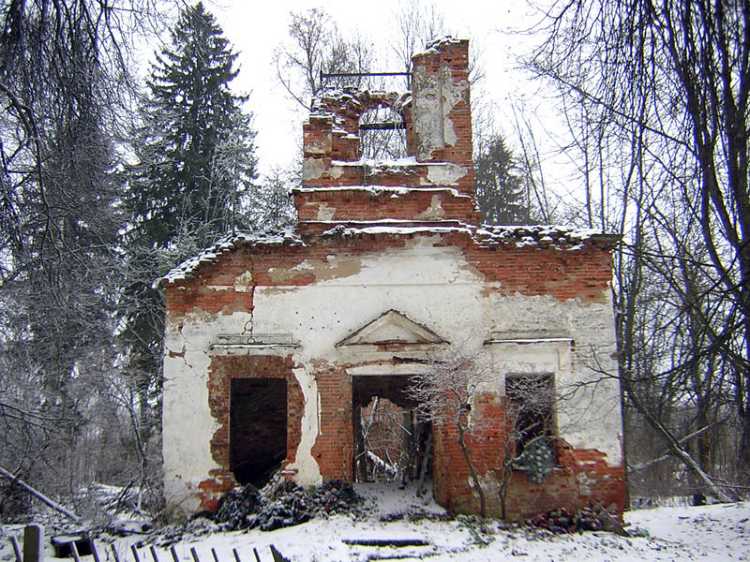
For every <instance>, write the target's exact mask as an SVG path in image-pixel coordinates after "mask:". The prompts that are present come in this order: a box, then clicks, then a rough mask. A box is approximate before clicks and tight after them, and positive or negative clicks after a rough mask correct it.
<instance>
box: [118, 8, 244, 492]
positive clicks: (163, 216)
mask: <svg viewBox="0 0 750 562" xmlns="http://www.w3.org/2000/svg"><path fill="white" fill-rule="evenodd" d="M236 58H237V55H236V54H235V53H234V52H232V49H231V47H230V45H229V42H228V41H227V39H226V38H224V36H223V34H222V30H221V28H220V27H219V26H218V24H217V23H216V20H215V18H214V17H213V16H212V15H211V14H210V13H208V12H207V11H206V10H205V8H204V7H203V5H202V4H201V3H198V4H196V5H194V6H192V7H187V8H185V9H184V10H183V11H182V12H181V13H180V16H179V19H178V21H177V23H176V25H175V27H174V29H173V30H172V33H171V44H170V45H169V46H167V47H165V48H164V49H162V51H161V52H160V53H159V54H158V55H157V57H156V62H155V63H154V64H153V66H152V70H151V76H150V78H149V79H148V81H147V87H148V92H147V95H146V97H145V99H144V102H143V105H142V108H141V115H140V119H141V123H142V124H141V126H140V127H139V128H138V130H137V131H136V132H135V134H134V135H133V136H134V140H135V142H134V146H133V152H134V154H135V155H136V156H137V157H138V163H137V165H135V166H133V168H132V169H131V172H130V174H129V178H128V184H129V185H128V189H127V193H126V195H125V197H124V200H123V203H124V207H125V210H126V211H127V213H128V216H129V219H130V226H129V228H128V231H127V233H126V235H125V244H124V245H125V248H126V252H127V259H128V273H127V279H126V289H125V291H124V292H123V297H122V302H121V317H122V330H121V332H120V340H121V342H122V344H123V346H124V348H125V349H124V352H125V356H126V358H127V364H126V371H127V374H128V375H129V380H130V381H131V383H132V385H133V388H134V391H135V394H136V395H137V397H138V403H139V412H140V420H139V424H138V425H139V429H140V435H139V437H140V441H141V442H142V444H143V451H142V457H143V458H142V466H143V472H142V477H143V479H144V483H145V480H146V479H147V478H148V477H149V475H150V473H151V470H150V469H151V468H153V466H154V463H151V462H149V456H150V454H155V453H158V443H153V445H152V450H151V451H150V452H149V450H148V446H149V444H150V442H151V441H153V440H151V437H152V436H156V435H158V432H156V431H155V430H156V429H157V428H158V423H159V419H160V395H161V375H162V371H161V369H162V367H161V362H162V352H163V330H164V304H163V300H162V297H161V294H160V293H159V291H158V290H156V289H154V288H153V286H152V284H153V282H154V281H155V280H156V279H157V278H158V277H159V276H160V275H163V274H164V273H166V271H167V270H169V269H170V268H171V267H173V266H174V265H176V264H177V263H178V262H179V261H182V260H183V259H185V258H186V257H189V256H190V255H192V254H195V253H197V252H198V251H200V249H201V248H203V247H206V246H208V245H210V244H211V243H212V242H214V241H215V240H216V239H218V238H220V237H221V236H222V235H224V234H227V233H229V232H232V231H234V230H235V229H238V228H241V227H242V226H243V224H244V222H243V215H244V213H243V212H242V211H243V205H244V201H245V199H246V196H247V192H248V190H249V189H250V188H251V186H252V181H253V179H254V178H255V168H256V158H255V146H254V138H255V132H254V131H253V129H252V127H251V116H250V115H249V114H248V113H246V112H244V111H243V109H242V105H243V103H244V102H245V101H246V97H244V96H240V95H237V94H234V93H233V92H232V91H231V89H230V83H231V82H232V80H234V78H235V77H236V76H237V73H238V70H237V69H236V68H235V60H236Z"/></svg>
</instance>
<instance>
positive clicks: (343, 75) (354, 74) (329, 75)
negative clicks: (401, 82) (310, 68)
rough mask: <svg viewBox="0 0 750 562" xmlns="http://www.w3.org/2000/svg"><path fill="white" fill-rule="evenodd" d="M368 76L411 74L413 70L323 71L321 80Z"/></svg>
mask: <svg viewBox="0 0 750 562" xmlns="http://www.w3.org/2000/svg"><path fill="white" fill-rule="evenodd" d="M366 76H411V72H322V71H321V73H320V79H321V80H327V79H328V78H364V77H366Z"/></svg>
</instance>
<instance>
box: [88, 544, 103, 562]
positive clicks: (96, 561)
mask: <svg viewBox="0 0 750 562" xmlns="http://www.w3.org/2000/svg"><path fill="white" fill-rule="evenodd" d="M89 544H90V545H91V555H92V556H93V557H94V562H102V561H101V559H100V558H99V551H98V550H96V543H94V539H89Z"/></svg>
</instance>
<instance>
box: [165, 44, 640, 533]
mask: <svg viewBox="0 0 750 562" xmlns="http://www.w3.org/2000/svg"><path fill="white" fill-rule="evenodd" d="M412 62H413V71H412V80H411V91H410V92H404V93H393V92H372V91H369V92H368V91H355V90H345V91H327V92H323V93H322V94H320V95H319V96H318V97H317V98H316V99H315V100H314V106H313V109H312V111H311V113H310V115H309V118H308V119H307V121H305V123H304V126H303V129H304V182H303V187H301V188H297V189H294V190H293V197H294V204H295V206H296V209H297V213H298V222H297V224H296V227H295V229H294V230H293V231H290V232H286V233H281V234H266V235H237V236H234V237H231V238H228V239H226V240H224V241H223V242H221V243H219V244H217V245H216V246H214V247H212V248H209V249H207V250H206V251H205V252H203V253H202V254H201V255H199V256H196V257H195V258H193V259H191V260H188V261H187V262H185V263H183V264H182V265H180V266H178V267H177V268H175V269H174V270H173V271H171V272H170V273H169V274H168V275H167V276H165V277H164V278H163V279H161V280H160V281H159V284H160V286H161V287H162V289H163V291H164V293H165V297H166V308H167V318H166V328H165V331H166V333H165V356H164V394H163V454H164V494H165V498H166V502H167V504H168V505H169V506H171V507H174V508H176V509H179V510H181V511H183V512H186V513H192V512H196V511H200V510H206V509H207V510H213V509H216V507H217V505H218V500H219V498H220V497H221V495H222V494H223V493H224V492H226V491H227V490H229V489H231V488H232V487H234V486H236V485H237V484H238V483H245V482H254V481H255V480H256V479H258V478H259V477H260V476H261V475H263V474H267V473H268V471H270V470H274V469H280V470H281V471H282V474H284V475H285V477H286V478H289V479H292V480H294V481H296V482H298V483H300V484H302V485H312V484H318V483H321V482H324V481H327V480H332V479H341V480H345V481H354V480H355V479H357V470H358V469H357V462H358V461H357V458H358V457H357V455H358V454H359V453H360V452H361V451H359V449H360V448H361V443H360V440H361V436H360V431H359V427H360V422H361V415H362V414H361V413H362V411H363V408H365V407H366V406H367V405H368V404H370V403H371V401H372V399H373V397H376V396H378V397H382V398H384V399H388V400H389V401H390V402H391V403H393V404H396V405H398V407H400V408H403V409H404V411H407V410H408V409H409V408H411V407H413V404H411V403H410V400H411V398H410V397H409V394H408V392H407V391H406V387H407V386H408V384H409V380H410V377H413V376H415V375H420V374H424V373H427V375H428V376H429V373H430V369H432V368H434V365H435V364H436V361H437V360H438V358H440V357H449V356H450V355H451V353H452V352H453V351H456V352H457V351H458V350H459V348H460V351H461V353H463V354H469V355H470V356H473V357H476V358H477V359H478V360H481V361H484V362H485V363H486V364H490V365H492V369H493V378H492V380H491V381H490V383H489V384H485V385H483V386H482V388H481V391H480V392H479V393H478V394H477V395H476V396H475V397H474V404H473V407H472V409H471V412H470V413H469V417H470V419H468V420H467V424H468V427H469V434H468V436H467V440H468V443H469V446H470V449H471V454H472V458H473V459H474V464H475V465H476V469H477V473H478V476H479V479H480V481H481V482H482V487H483V489H484V490H485V491H486V495H487V502H488V507H489V511H490V513H492V514H495V515H497V514H499V513H500V505H499V504H500V502H499V499H498V493H497V491H498V488H499V484H500V478H501V474H502V473H503V469H504V466H505V465H504V459H505V458H506V455H508V454H513V451H514V450H516V451H517V444H514V443H510V442H509V441H508V440H509V439H513V438H514V437H513V435H515V433H514V431H513V423H514V422H513V421H512V420H511V419H510V416H509V415H508V412H509V411H510V406H511V403H512V402H513V400H514V398H513V396H512V393H511V392H510V388H511V385H512V384H514V383H513V381H518V380H544V381H548V382H549V384H550V385H552V387H553V389H554V395H555V396H556V397H557V399H556V400H555V401H554V402H553V403H552V405H551V406H550V412H549V414H550V416H549V420H551V421H550V422H549V423H546V425H545V427H544V428H543V431H544V432H546V434H547V436H548V437H549V443H550V444H551V447H552V449H553V451H552V452H553V454H554V466H553V467H552V468H551V471H550V472H549V473H548V474H546V475H545V477H544V478H543V479H541V480H540V479H534V478H530V477H529V475H528V474H527V473H526V471H525V470H524V469H523V467H518V466H515V465H514V466H513V470H512V473H511V475H510V478H509V480H506V482H507V484H508V491H507V497H506V501H505V503H506V509H507V516H508V517H510V518H520V517H526V516H530V515H533V514H536V513H539V512H542V511H546V510H549V509H552V508H555V507H558V506H565V507H568V508H576V507H578V506H585V505H587V504H589V503H594V504H601V505H603V506H606V507H610V508H612V509H614V510H616V511H618V512H620V513H621V512H622V510H623V508H624V503H625V497H626V491H625V478H624V468H623V454H622V451H623V445H622V418H621V411H620V392H619V386H618V383H617V381H616V378H615V374H616V362H615V353H616V345H615V332H614V318H613V308H612V302H611V292H610V282H611V252H612V249H613V246H614V244H615V243H616V240H615V239H614V238H613V237H611V236H607V235H603V234H596V233H591V232H583V231H576V230H573V229H567V228H562V227H551V226H529V227H502V226H499V227H498V226H486V225H482V224H480V221H479V215H478V212H477V208H476V201H475V193H474V190H475V185H474V183H475V182H474V171H473V170H474V169H473V161H472V132H471V105H470V96H469V82H468V42H467V41H460V40H454V39H444V40H440V41H437V42H434V43H433V44H431V45H430V46H429V47H428V49H427V50H426V51H425V52H423V53H420V54H418V55H415V56H414V58H413V61H412ZM378 108H388V109H389V110H393V111H394V112H396V113H397V114H398V115H400V116H401V118H402V120H403V122H402V124H403V126H404V127H405V131H406V145H407V152H408V155H409V156H408V157H407V158H401V159H399V160H395V161H382V162H373V161H368V160H364V159H362V158H361V149H360V142H361V135H360V123H361V118H362V116H363V115H364V114H365V113H366V112H368V111H372V110H374V109H378ZM363 129H364V127H363ZM431 431H432V443H433V445H432V448H433V454H432V455H431V461H430V462H429V468H430V471H431V474H432V479H431V480H432V487H433V492H434V496H435V498H436V500H437V501H438V502H439V503H440V504H441V505H443V506H445V507H447V508H449V509H450V510H452V511H454V512H477V511H478V494H477V491H476V490H475V489H474V486H473V484H472V479H471V478H470V473H469V468H468V466H467V463H466V462H465V460H464V457H463V456H462V451H461V449H460V448H459V446H458V443H457V440H456V435H455V431H453V430H451V428H450V427H447V426H443V425H439V424H433V427H432V428H431ZM509 445H510V446H509ZM423 462H427V461H426V460H424V461H423Z"/></svg>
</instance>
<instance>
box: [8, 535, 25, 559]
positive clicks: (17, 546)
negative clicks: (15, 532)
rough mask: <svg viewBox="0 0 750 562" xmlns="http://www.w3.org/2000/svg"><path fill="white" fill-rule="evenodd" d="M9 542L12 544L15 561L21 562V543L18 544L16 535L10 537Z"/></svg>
mask: <svg viewBox="0 0 750 562" xmlns="http://www.w3.org/2000/svg"><path fill="white" fill-rule="evenodd" d="M10 544H12V545H13V552H14V553H15V554H16V562H23V556H21V545H20V544H18V539H17V538H16V537H13V536H12V537H10Z"/></svg>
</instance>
